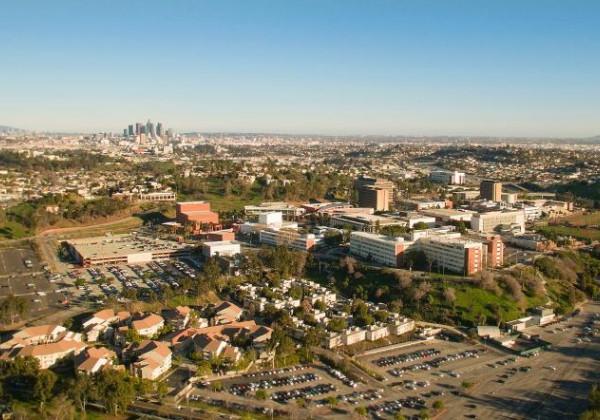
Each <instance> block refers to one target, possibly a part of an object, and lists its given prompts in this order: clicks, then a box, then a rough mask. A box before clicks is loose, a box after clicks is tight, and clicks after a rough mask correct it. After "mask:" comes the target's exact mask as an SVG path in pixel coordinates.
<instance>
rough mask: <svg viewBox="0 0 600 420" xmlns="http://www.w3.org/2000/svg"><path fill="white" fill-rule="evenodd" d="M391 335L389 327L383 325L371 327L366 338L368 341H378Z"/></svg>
mask: <svg viewBox="0 0 600 420" xmlns="http://www.w3.org/2000/svg"><path fill="white" fill-rule="evenodd" d="M389 334H390V332H389V330H388V327H387V326H386V325H383V324H375V325H369V326H368V327H367V332H366V335H365V338H366V339H367V341H376V340H380V339H382V338H385V337H387V336H388V335H389Z"/></svg>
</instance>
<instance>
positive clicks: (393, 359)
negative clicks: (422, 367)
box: [374, 349, 441, 367]
mask: <svg viewBox="0 0 600 420" xmlns="http://www.w3.org/2000/svg"><path fill="white" fill-rule="evenodd" d="M440 353H441V352H440V351H439V350H436V349H425V350H419V351H414V352H412V353H406V354H399V355H396V356H386V357H382V358H380V359H377V360H375V361H374V363H375V364H376V365H377V366H379V367H385V366H391V365H397V364H400V363H406V362H412V361H414V360H420V359H425V358H427V357H433V356H437V355H438V354H440Z"/></svg>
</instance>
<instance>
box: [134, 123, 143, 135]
mask: <svg viewBox="0 0 600 420" xmlns="http://www.w3.org/2000/svg"><path fill="white" fill-rule="evenodd" d="M140 134H142V123H139V122H136V123H135V135H136V136H138V135H140Z"/></svg>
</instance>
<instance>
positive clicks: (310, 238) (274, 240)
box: [259, 228, 316, 251]
mask: <svg viewBox="0 0 600 420" xmlns="http://www.w3.org/2000/svg"><path fill="white" fill-rule="evenodd" d="M259 241H260V243H261V244H265V245H271V246H287V247H288V248H292V249H297V250H300V251H309V250H311V249H312V248H313V247H314V246H315V244H316V237H315V235H314V234H312V233H300V232H298V231H297V230H295V229H286V228H282V229H277V228H267V229H263V230H261V231H260V232H259Z"/></svg>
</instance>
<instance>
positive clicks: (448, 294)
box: [444, 287, 456, 306]
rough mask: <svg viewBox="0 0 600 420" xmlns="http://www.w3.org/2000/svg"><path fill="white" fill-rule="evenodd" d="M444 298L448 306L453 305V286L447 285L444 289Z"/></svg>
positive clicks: (454, 299)
mask: <svg viewBox="0 0 600 420" xmlns="http://www.w3.org/2000/svg"><path fill="white" fill-rule="evenodd" d="M444 299H445V300H446V302H448V303H449V304H450V306H454V302H455V301H456V291H455V290H454V288H452V287H448V288H447V289H444Z"/></svg>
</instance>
